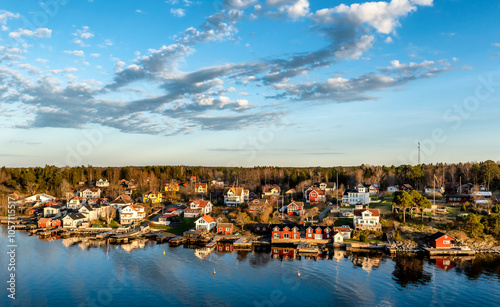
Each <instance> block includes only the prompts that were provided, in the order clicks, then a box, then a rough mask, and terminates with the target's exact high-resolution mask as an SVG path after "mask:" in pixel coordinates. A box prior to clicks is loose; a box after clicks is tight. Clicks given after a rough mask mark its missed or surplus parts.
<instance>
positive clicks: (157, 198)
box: [142, 191, 163, 204]
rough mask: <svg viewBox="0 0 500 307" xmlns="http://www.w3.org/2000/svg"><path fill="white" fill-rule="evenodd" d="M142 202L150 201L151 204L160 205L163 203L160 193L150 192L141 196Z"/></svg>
mask: <svg viewBox="0 0 500 307" xmlns="http://www.w3.org/2000/svg"><path fill="white" fill-rule="evenodd" d="M142 201H143V202H145V203H146V202H148V201H150V202H151V203H153V204H156V203H160V202H162V201H163V195H162V194H161V192H158V193H155V192H153V191H150V192H147V193H145V194H144V195H143V197H142Z"/></svg>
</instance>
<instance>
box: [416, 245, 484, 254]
mask: <svg viewBox="0 0 500 307" xmlns="http://www.w3.org/2000/svg"><path fill="white" fill-rule="evenodd" d="M424 250H425V251H426V252H427V254H428V255H429V256H469V255H475V254H476V251H475V250H472V249H470V248H434V247H428V248H425V249H424Z"/></svg>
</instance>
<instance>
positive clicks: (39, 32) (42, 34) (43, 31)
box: [9, 28, 52, 39]
mask: <svg viewBox="0 0 500 307" xmlns="http://www.w3.org/2000/svg"><path fill="white" fill-rule="evenodd" d="M51 35H52V30H50V29H47V28H38V29H36V30H35V31H31V30H27V29H21V28H19V29H18V30H17V31H14V32H10V33H9V36H10V37H11V38H13V39H18V38H20V37H21V36H29V37H31V36H34V37H38V38H50V37H51Z"/></svg>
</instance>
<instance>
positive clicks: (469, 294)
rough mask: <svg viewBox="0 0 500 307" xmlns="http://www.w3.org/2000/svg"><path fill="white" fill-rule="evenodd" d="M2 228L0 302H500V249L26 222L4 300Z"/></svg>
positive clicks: (2, 233)
mask: <svg viewBox="0 0 500 307" xmlns="http://www.w3.org/2000/svg"><path fill="white" fill-rule="evenodd" d="M6 237H7V231H6V228H5V227H0V245H1V246H2V253H1V256H0V272H1V273H0V276H1V281H2V283H3V285H2V289H1V290H0V294H1V298H0V305H1V306H9V305H12V306H16V305H19V306H57V305H60V306H117V305H122V306H132V305H135V306H142V305H158V306H160V305H161V306H180V305H192V306H337V305H338V306H415V305H418V306H422V305H423V306H427V305H438V306H469V305H483V306H498V305H499V302H500V258H499V257H484V258H483V257H482V258H480V259H479V258H476V259H474V260H460V261H447V260H442V259H438V260H430V259H416V258H396V259H391V258H388V257H386V256H382V255H381V254H360V253H358V254H349V253H346V252H345V251H338V252H335V253H334V254H333V255H329V256H324V257H323V258H322V259H321V260H317V259H305V258H304V257H301V259H300V260H282V259H283V258H293V250H284V249H273V250H272V251H268V252H259V253H252V252H231V246H230V245H228V246H223V247H220V249H224V250H225V249H226V248H227V249H228V250H229V251H224V252H221V251H218V250H215V251H213V252H212V253H210V254H206V253H204V251H203V250H195V249H190V248H185V247H183V246H180V247H176V248H174V247H169V246H168V244H162V245H157V244H156V243H154V242H149V241H142V242H139V241H136V242H134V243H133V244H129V245H120V246H118V245H108V244H105V243H104V244H102V246H94V247H89V246H88V244H85V243H77V244H73V245H71V244H72V243H73V242H70V241H68V240H55V241H42V240H40V239H38V238H37V237H29V236H28V235H27V234H26V233H25V232H17V233H16V240H17V244H18V247H17V253H16V277H17V281H16V300H15V301H12V300H10V299H8V298H7V292H6V286H5V285H6V284H7V283H6V281H7V280H8V278H7V266H8V261H9V257H8V255H7V253H6V251H7V244H8V242H7V238H6ZM163 252H165V255H164V254H163ZM287 255H289V256H287ZM326 259H327V260H326ZM214 269H215V271H216V274H215V275H213V274H212V272H213V270H214ZM298 271H300V273H301V276H300V277H298V276H297V272H298ZM14 302H15V303H14Z"/></svg>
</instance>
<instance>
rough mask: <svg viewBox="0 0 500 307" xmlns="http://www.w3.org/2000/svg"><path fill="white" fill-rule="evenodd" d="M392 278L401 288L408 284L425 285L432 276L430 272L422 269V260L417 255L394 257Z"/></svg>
mask: <svg viewBox="0 0 500 307" xmlns="http://www.w3.org/2000/svg"><path fill="white" fill-rule="evenodd" d="M392 260H393V261H394V271H393V272H392V276H393V278H392V279H393V280H394V281H395V282H396V283H397V284H398V285H400V286H401V287H403V288H406V287H408V286H423V285H427V284H428V283H429V282H430V281H431V278H432V274H431V273H427V272H425V271H424V261H423V260H422V259H420V258H417V257H395V258H393V259H392Z"/></svg>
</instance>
